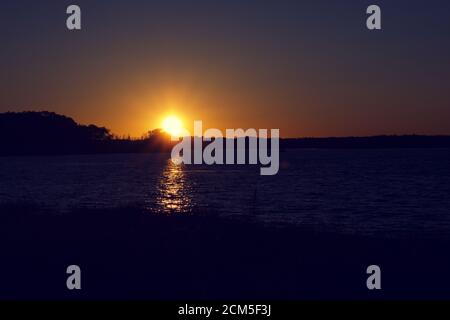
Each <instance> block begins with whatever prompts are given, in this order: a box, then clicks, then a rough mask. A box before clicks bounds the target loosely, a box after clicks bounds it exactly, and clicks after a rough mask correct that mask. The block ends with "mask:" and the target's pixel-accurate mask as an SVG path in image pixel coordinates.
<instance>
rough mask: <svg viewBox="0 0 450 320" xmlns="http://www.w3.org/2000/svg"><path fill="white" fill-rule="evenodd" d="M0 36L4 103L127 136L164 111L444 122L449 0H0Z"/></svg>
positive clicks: (339, 122)
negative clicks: (76, 16)
mask: <svg viewBox="0 0 450 320" xmlns="http://www.w3.org/2000/svg"><path fill="white" fill-rule="evenodd" d="M70 4H77V5H79V6H80V7H81V11H82V30H80V31H69V30H67V28H66V19H67V14H66V8H67V6H68V5H70ZM371 4H377V5H379V6H380V7H381V11H382V30H377V31H370V30H368V29H367V28H366V19H367V14H366V8H367V7H368V6H369V5H371ZM0 41H1V50H0V70H1V73H0V112H6V111H25V110H36V111H41V110H47V111H53V112H57V113H60V114H64V115H67V116H70V117H72V118H74V120H75V121H77V122H79V123H82V124H91V123H93V124H96V125H99V126H106V127H107V128H109V129H111V131H112V132H113V133H115V134H117V135H131V136H134V137H139V136H141V135H142V134H144V133H145V132H147V131H149V130H152V129H155V128H157V127H159V126H160V125H161V122H162V120H163V118H164V117H166V116H167V115H170V114H175V115H177V116H179V117H180V118H181V119H182V120H183V122H184V123H185V125H186V127H187V129H189V130H191V126H192V123H193V121H194V120H202V121H203V127H204V128H218V129H221V130H225V129H226V128H230V129H231V128H256V129H259V128H267V129H272V128H278V129H280V134H281V136H282V137H304V136H315V137H323V136H367V135H378V134H450V90H449V84H450V2H449V1H440V0H430V1H414V0H409V1H403V0H390V1H375V0H373V1H365V0H348V1H336V0H328V1H325V0H311V1H301V0H296V1H286V0H276V1H269V0H267V1H262V0H253V1H251V0H239V1H235V0H226V1H225V0H216V1H211V0H208V1H203V0H202V1H200V0H177V1H176V0H161V1H159V0H158V1H152V0H146V1H144V0H109V1H103V0H89V1H85V0H72V1H63V0H52V1H50V0H40V1H31V0H15V1H2V2H1V3H0Z"/></svg>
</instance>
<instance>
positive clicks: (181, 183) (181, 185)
mask: <svg viewBox="0 0 450 320" xmlns="http://www.w3.org/2000/svg"><path fill="white" fill-rule="evenodd" d="M156 204H157V207H158V211H159V212H161V213H165V214H171V213H183V212H189V210H190V209H191V208H192V205H193V203H192V185H191V184H190V182H189V181H188V178H187V175H186V172H185V170H184V165H182V164H181V165H180V164H174V163H173V162H172V160H171V159H169V160H168V161H167V163H166V166H165V168H164V170H163V172H162V174H161V178H160V179H159V182H158V193H157V197H156Z"/></svg>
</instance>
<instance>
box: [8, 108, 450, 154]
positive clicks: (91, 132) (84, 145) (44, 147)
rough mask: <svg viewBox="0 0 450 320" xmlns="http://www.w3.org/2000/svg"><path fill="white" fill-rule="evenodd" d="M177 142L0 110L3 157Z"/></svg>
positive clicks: (448, 139)
mask: <svg viewBox="0 0 450 320" xmlns="http://www.w3.org/2000/svg"><path fill="white" fill-rule="evenodd" d="M175 143H176V142H173V141H171V139H170V136H169V135H168V134H166V133H164V132H163V131H162V130H161V129H155V130H152V131H149V132H147V133H146V134H144V135H143V136H142V137H141V138H138V139H132V138H130V137H128V138H121V137H118V136H116V135H114V134H112V133H111V131H110V130H109V129H107V128H105V127H98V126H96V125H93V124H91V125H81V124H78V123H77V122H75V121H74V120H73V119H72V118H69V117H67V116H64V115H59V114H56V113H54V112H48V111H42V112H36V111H27V112H7V113H0V155H2V156H10V155H65V154H93V153H150V152H170V150H171V149H172V147H173V145H174V144H175ZM207 144H208V143H207V142H205V143H204V146H206V145H207ZM235 145H236V144H235ZM280 148H281V150H282V151H283V150H286V149H289V148H450V136H425V135H403V136H396V135H392V136H386V135H385V136H373V137H345V138H336V137H335V138H333V137H332V138H296V139H292V138H290V139H281V140H280Z"/></svg>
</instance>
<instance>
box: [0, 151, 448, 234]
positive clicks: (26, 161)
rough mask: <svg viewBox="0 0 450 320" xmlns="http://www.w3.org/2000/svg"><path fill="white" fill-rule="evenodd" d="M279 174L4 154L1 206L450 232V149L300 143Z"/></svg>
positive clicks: (155, 157) (131, 159) (157, 159)
mask: <svg viewBox="0 0 450 320" xmlns="http://www.w3.org/2000/svg"><path fill="white" fill-rule="evenodd" d="M280 157H281V164H280V171H279V174H278V175H276V176H260V175H259V167H258V166H206V165H205V166H175V165H173V164H172V163H171V162H170V161H169V160H168V155H167V154H121V155H80V156H61V157H4V158H0V203H7V202H19V203H20V202H26V203H27V202H33V203H39V204H41V205H43V206H48V207H52V208H55V209H58V210H60V211H61V212H65V211H67V210H70V209H71V208H85V207H87V208H115V207H120V206H128V205H132V206H140V207H142V208H145V209H146V210H148V212H149V214H154V213H162V214H185V213H187V212H202V213H206V214H214V215H216V214H217V215H225V216H240V217H242V216H245V217H251V218H253V219H256V220H258V221H261V222H265V223H273V224H274V223H291V224H301V225H308V226H312V227H315V228H318V229H321V230H322V229H327V230H333V231H338V232H342V233H358V234H359V233H360V234H378V235H396V234H403V235H410V236H414V234H415V233H418V232H420V233H426V234H433V235H436V234H450V232H449V231H450V196H449V195H450V165H449V164H450V150H448V149H386V150H328V149H317V150H316V149H298V150H288V151H286V152H283V153H281V155H280Z"/></svg>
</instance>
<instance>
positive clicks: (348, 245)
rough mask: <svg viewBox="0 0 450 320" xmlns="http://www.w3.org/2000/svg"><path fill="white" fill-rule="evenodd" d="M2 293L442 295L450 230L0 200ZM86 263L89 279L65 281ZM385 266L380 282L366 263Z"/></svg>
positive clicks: (447, 279) (449, 289) (448, 286)
mask: <svg viewBox="0 0 450 320" xmlns="http://www.w3.org/2000/svg"><path fill="white" fill-rule="evenodd" d="M0 212H1V213H0V220H1V223H0V231H1V232H0V240H1V247H2V248H1V249H2V250H1V251H2V263H1V267H0V271H1V274H2V275H4V276H5V277H4V278H3V279H2V286H1V289H0V298H1V299H155V300H167V299H169V300H173V299H184V300H186V299H289V300H295V299H307V300H310V299H445V298H450V275H449V274H448V270H449V267H450V257H449V255H448V254H447V251H448V247H449V244H450V239H449V238H447V239H443V238H439V237H436V238H427V239H425V238H420V237H417V236H415V235H411V238H409V239H389V238H385V239H377V238H375V237H365V236H356V235H342V234H335V233H324V232H319V231H317V230H311V229H310V228H306V227H305V228H303V227H293V226H276V227H274V226H270V225H262V224H257V223H254V222H252V221H245V220H236V219H225V218H218V217H212V216H210V215H208V213H206V212H204V213H198V214H196V213H192V214H190V215H173V216H162V215H150V214H148V213H144V212H143V211H142V210H140V209H138V208H117V209H110V210H86V209H83V210H82V209H79V210H76V209H75V210H73V211H72V212H70V213H68V214H59V213H57V212H53V211H51V210H50V211H49V210H48V209H45V208H43V207H39V206H35V205H17V204H14V205H13V204H9V205H5V204H4V205H1V206H0ZM71 264H78V265H80V267H81V268H82V270H83V284H84V285H83V289H82V290H81V291H79V292H71V291H68V290H67V289H66V288H65V280H66V277H67V275H66V274H65V268H66V267H67V266H68V265H71ZM371 264H378V265H380V267H381V269H382V290H381V291H369V290H367V288H366V283H365V282H366V279H367V274H366V268H367V266H369V265H371Z"/></svg>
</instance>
